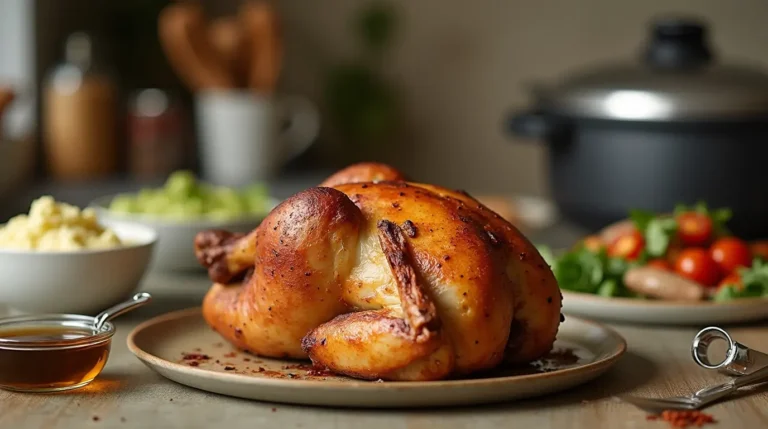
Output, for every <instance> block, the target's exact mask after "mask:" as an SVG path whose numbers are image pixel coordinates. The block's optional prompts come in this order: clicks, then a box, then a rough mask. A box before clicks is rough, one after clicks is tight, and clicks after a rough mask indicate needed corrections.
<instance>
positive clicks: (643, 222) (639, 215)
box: [629, 210, 656, 233]
mask: <svg viewBox="0 0 768 429" xmlns="http://www.w3.org/2000/svg"><path fill="white" fill-rule="evenodd" d="M655 218H656V215H655V214H653V213H651V212H648V211H645V210H632V211H631V212H629V219H630V220H631V221H632V222H633V223H634V224H635V228H637V230H638V231H640V232H641V233H645V230H646V229H647V228H648V224H650V223H651V221H652V220H654V219H655Z"/></svg>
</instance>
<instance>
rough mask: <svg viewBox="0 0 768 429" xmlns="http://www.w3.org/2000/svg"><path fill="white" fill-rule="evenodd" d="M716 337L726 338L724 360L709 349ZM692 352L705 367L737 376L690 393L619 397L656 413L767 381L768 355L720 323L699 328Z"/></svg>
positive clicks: (703, 403)
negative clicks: (737, 338) (718, 359)
mask: <svg viewBox="0 0 768 429" xmlns="http://www.w3.org/2000/svg"><path fill="white" fill-rule="evenodd" d="M716 340H725V341H726V342H727V343H728V350H727V352H726V355H725V359H724V360H723V361H722V362H719V363H712V362H711V361H710V359H709V356H708V353H707V352H708V351H709V346H710V345H711V344H712V343H713V342H714V341H716ZM691 353H692V354H693V360H694V361H695V362H696V363H697V364H698V365H699V366H701V367H702V368H706V369H712V370H718V371H720V372H722V373H724V374H728V375H732V376H735V377H734V378H732V379H731V380H729V381H728V382H726V383H723V384H719V385H716V386H711V387H705V388H704V389H701V390H699V391H698V392H696V393H694V394H693V395H691V396H675V397H669V398H642V397H638V396H630V395H625V396H620V397H619V399H621V400H622V401H625V402H628V403H630V404H632V405H635V406H636V407H638V408H640V409H643V410H645V411H648V412H650V413H654V414H659V413H661V412H662V411H664V410H698V409H701V408H704V407H705V406H707V405H710V404H712V403H714V402H717V401H719V400H720V399H722V398H724V397H726V396H728V395H731V394H733V393H735V392H736V391H737V390H739V389H741V388H743V387H747V386H753V385H756V384H760V383H764V382H767V381H768V355H767V354H765V353H762V352H759V351H757V350H753V349H750V348H749V347H747V346H745V345H743V344H741V343H738V342H736V341H734V340H733V338H731V336H730V335H729V334H728V333H727V332H725V331H724V330H723V329H720V328H718V327H714V326H711V327H708V328H704V329H702V330H701V331H699V333H698V334H696V336H695V337H694V338H693V345H692V347H691Z"/></svg>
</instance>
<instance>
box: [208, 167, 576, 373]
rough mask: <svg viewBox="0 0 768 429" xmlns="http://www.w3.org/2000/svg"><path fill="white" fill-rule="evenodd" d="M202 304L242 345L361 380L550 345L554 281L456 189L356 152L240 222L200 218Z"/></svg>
mask: <svg viewBox="0 0 768 429" xmlns="http://www.w3.org/2000/svg"><path fill="white" fill-rule="evenodd" d="M195 251H196V255H197V257H198V259H199V261H200V262H201V263H202V264H203V265H204V266H205V267H207V268H208V273H209V277H210V278H211V280H212V281H213V282H214V284H213V286H212V288H211V289H210V291H209V292H208V293H207V295H206V297H205V299H204V302H203V316H204V318H205V320H206V321H207V323H208V324H209V325H210V326H211V327H212V328H213V329H215V330H216V331H217V332H218V333H219V334H220V335H222V336H223V337H224V338H225V339H227V340H228V341H229V342H231V343H232V344H233V345H235V346H236V347H238V348H240V349H244V350H247V351H249V352H251V353H254V354H257V355H261V356H265V357H274V358H294V359H306V358H309V359H311V361H312V362H313V363H314V364H315V365H316V366H320V367H324V368H327V369H329V370H330V371H333V372H335V373H338V374H343V375H347V376H350V377H355V378H360V379H368V380H376V379H382V380H397V381H427V380H440V379H445V378H453V377H461V376H467V375H469V374H472V373H476V372H480V371H483V370H488V369H492V368H494V367H496V366H498V365H500V364H502V363H503V362H506V363H509V364H516V363H523V362H529V361H532V360H535V359H537V358H539V357H541V356H542V355H544V354H546V353H548V352H549V351H550V350H551V348H552V345H553V342H554V340H555V336H556V334H557V330H558V327H559V324H560V321H561V315H560V309H561V299H562V297H561V295H560V290H559V288H558V286H557V282H556V280H555V278H554V276H553V274H552V271H551V270H550V268H549V266H548V265H547V264H546V263H545V261H544V260H543V258H542V257H541V255H540V254H539V252H538V251H537V250H536V248H535V247H534V246H533V245H532V244H531V243H530V242H529V241H528V240H527V239H526V238H525V237H524V236H523V235H522V234H521V233H520V232H519V231H518V230H517V229H516V228H515V227H514V226H512V225H511V224H510V223H509V222H507V221H506V220H503V219H502V218H501V217H500V216H499V215H497V214H495V213H494V212H493V211H491V210H489V209H488V208H486V207H485V206H483V205H482V204H480V203H479V202H478V201H476V200H475V199H473V198H472V197H470V196H469V195H467V194H466V193H464V192H461V191H453V190H449V189H444V188H441V187H438V186H434V185H427V184H421V183H413V182H408V181H406V180H405V178H404V177H403V175H402V174H401V173H400V172H398V171H397V170H395V169H394V168H392V167H389V166H386V165H381V164H375V163H364V164H357V165H353V166H351V167H348V168H346V169H344V170H341V171H339V172H338V173H336V174H334V175H333V176H331V177H329V178H328V179H327V180H326V181H325V182H323V183H322V184H321V185H320V186H319V187H315V188H311V189H308V190H305V191H303V192H299V193H298V194H296V195H294V196H292V197H290V198H288V199H286V200H285V201H283V202H282V203H281V204H280V205H278V206H277V207H276V208H275V209H274V210H272V212H271V213H270V214H269V215H268V216H267V217H266V219H265V220H264V221H263V222H262V224H261V225H260V226H259V227H258V228H256V229H255V230H253V231H252V232H250V233H248V234H233V233H230V232H226V231H220V230H214V231H204V232H201V233H199V234H198V235H197V237H196V238H195Z"/></svg>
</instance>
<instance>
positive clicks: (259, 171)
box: [195, 91, 320, 186]
mask: <svg viewBox="0 0 768 429" xmlns="http://www.w3.org/2000/svg"><path fill="white" fill-rule="evenodd" d="M195 110H196V116H197V128H198V145H199V153H200V166H201V169H202V175H203V178H204V179H205V180H207V181H209V182H211V183H214V184H217V185H222V186H243V185H247V184H249V183H253V182H256V181H261V180H266V179H269V178H271V177H274V176H275V174H276V173H277V172H278V171H279V170H280V168H281V167H283V166H284V165H285V164H286V163H287V162H288V161H290V160H291V159H293V158H295V157H297V156H298V155H300V154H301V153H302V152H304V151H305V150H307V149H308V148H309V147H310V146H311V145H312V143H314V141H315V138H316V137H317V134H318V132H319V130H320V116H319V114H318V112H317V109H316V108H315V106H314V105H313V104H312V103H311V102H310V101H309V100H307V99H305V98H302V97H296V96H281V95H276V96H268V95H264V96H261V95H257V94H254V93H252V92H249V91H203V92H200V93H198V94H197V95H196V100H195ZM286 123H287V127H285V128H284V129H283V125H284V124H286Z"/></svg>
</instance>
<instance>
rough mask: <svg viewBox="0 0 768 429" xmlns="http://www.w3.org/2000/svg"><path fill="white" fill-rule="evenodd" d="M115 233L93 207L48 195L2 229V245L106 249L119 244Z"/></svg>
mask: <svg viewBox="0 0 768 429" xmlns="http://www.w3.org/2000/svg"><path fill="white" fill-rule="evenodd" d="M121 244H122V243H121V242H120V239H119V238H118V237H117V235H115V233H114V232H113V231H111V230H109V229H106V228H104V227H102V226H101V225H99V223H98V221H97V220H96V213H95V212H94V211H93V209H84V210H82V211H81V210H80V209H79V208H77V207H75V206H72V205H69V204H65V203H57V202H56V201H55V200H54V199H53V198H52V197H49V196H45V197H41V198H39V199H37V200H35V201H34V202H33V203H32V207H31V208H30V210H29V214H28V215H19V216H16V217H14V218H13V219H11V220H10V221H8V223H7V224H5V225H4V226H3V227H2V228H0V248H5V249H26V250H43V251H63V252H66V251H73V250H81V249H104V248H110V247H117V246H120V245H121Z"/></svg>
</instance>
